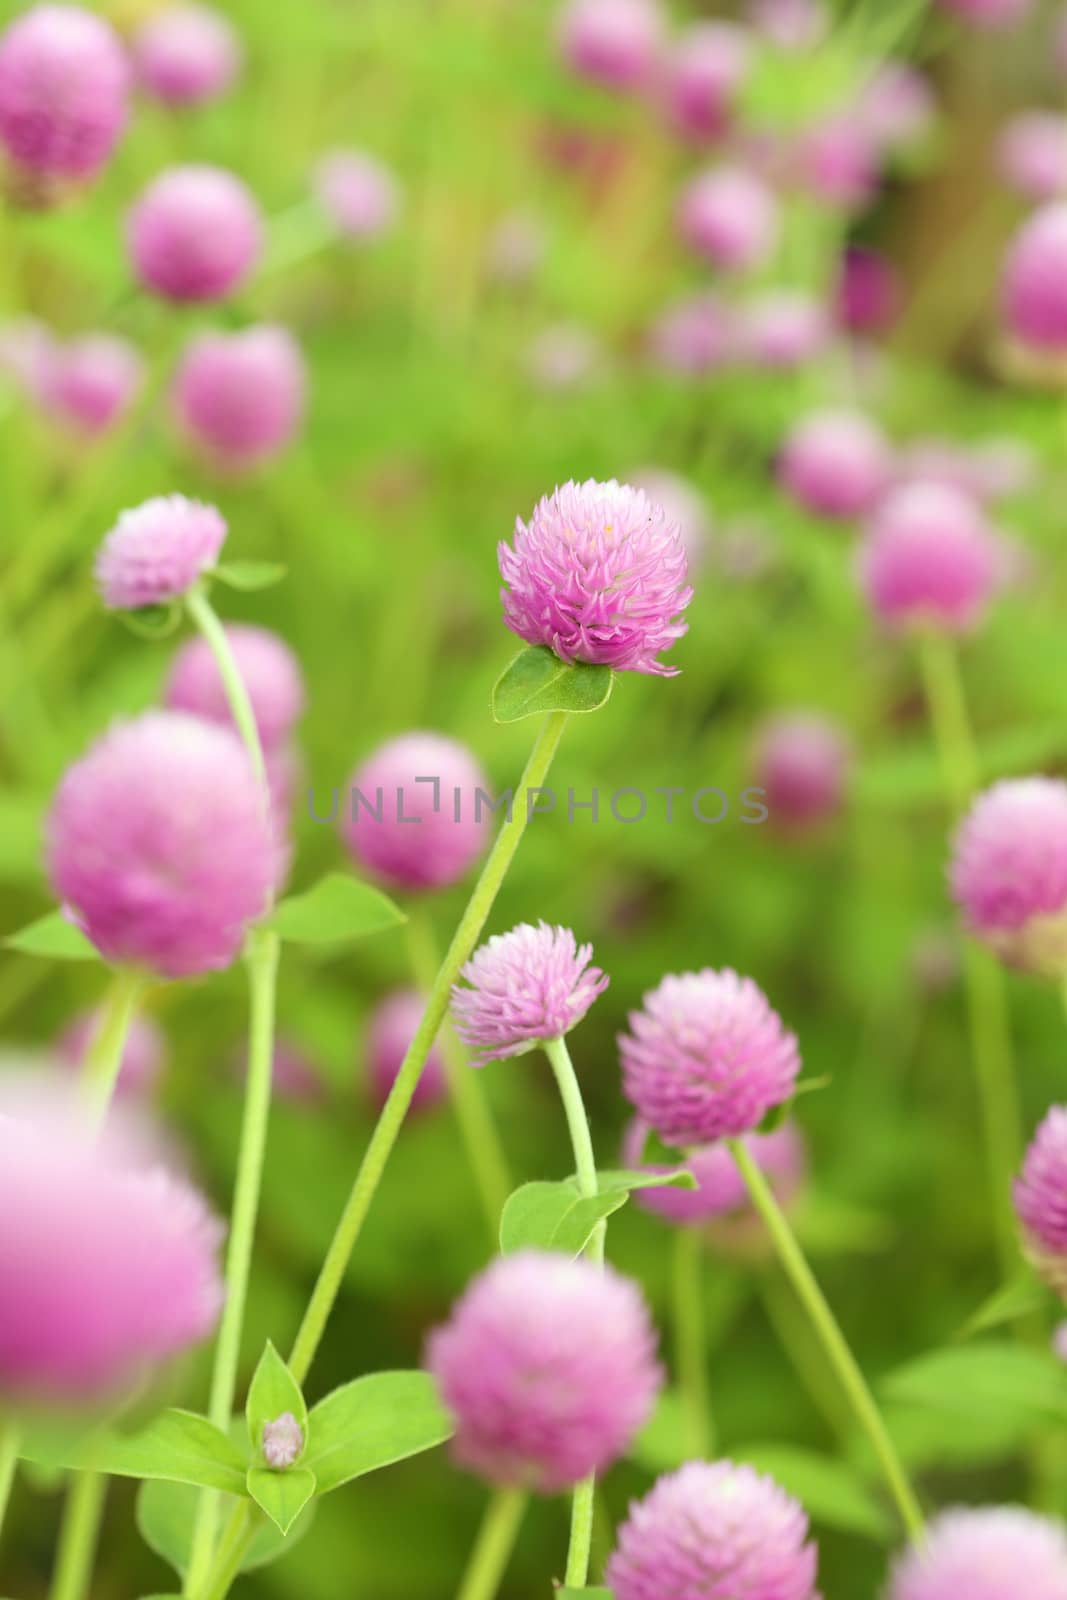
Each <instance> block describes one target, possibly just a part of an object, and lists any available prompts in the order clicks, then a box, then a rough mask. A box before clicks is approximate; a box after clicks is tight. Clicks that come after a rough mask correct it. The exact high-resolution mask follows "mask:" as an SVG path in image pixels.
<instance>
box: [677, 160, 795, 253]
mask: <svg viewBox="0 0 1067 1600" xmlns="http://www.w3.org/2000/svg"><path fill="white" fill-rule="evenodd" d="M678 228H679V231H680V233H681V236H682V238H683V239H684V240H685V242H686V244H688V245H689V246H690V248H691V249H693V250H695V251H696V252H697V254H698V255H701V256H703V257H704V258H705V259H706V260H707V261H709V262H710V263H711V265H712V266H714V267H718V268H720V270H722V271H724V272H749V271H751V270H752V268H754V267H758V266H762V265H763V263H764V262H765V261H767V259H768V258H769V256H770V255H771V252H772V251H773V250H774V247H775V245H776V244H777V242H778V229H779V217H778V202H777V200H776V199H775V197H774V195H773V194H772V193H771V191H770V189H768V188H767V186H766V184H765V183H763V182H762V180H761V179H760V178H757V177H756V176H755V174H754V173H751V172H747V171H746V170H745V168H744V167H716V168H713V169H712V170H711V171H710V172H704V173H701V174H700V175H699V176H698V177H696V178H694V179H693V180H692V181H691V182H690V183H689V184H688V185H687V186H686V188H685V189H684V190H683V192H682V196H681V199H680V201H679V203H678Z"/></svg>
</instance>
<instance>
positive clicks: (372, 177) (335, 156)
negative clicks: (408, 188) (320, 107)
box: [314, 150, 400, 239]
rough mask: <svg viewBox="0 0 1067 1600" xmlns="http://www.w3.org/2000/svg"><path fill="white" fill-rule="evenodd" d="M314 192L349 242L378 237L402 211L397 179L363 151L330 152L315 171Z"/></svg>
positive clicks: (324, 209)
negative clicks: (350, 240)
mask: <svg viewBox="0 0 1067 1600" xmlns="http://www.w3.org/2000/svg"><path fill="white" fill-rule="evenodd" d="M314 189H315V196H316V198H317V200H318V202H319V205H320V206H321V207H322V209H323V211H324V212H325V213H326V215H327V217H328V218H329V219H330V221H331V222H332V223H333V225H334V227H335V228H336V229H337V231H338V233H340V234H343V235H344V237H345V238H346V239H374V238H377V237H378V236H379V235H380V234H383V233H386V232H387V231H388V230H389V229H390V228H391V227H392V226H393V224H394V222H395V221H396V219H397V216H398V215H399V212H400V189H399V186H398V184H397V181H396V178H395V177H394V176H393V174H392V173H391V172H390V171H389V168H388V167H386V166H384V165H383V164H382V162H380V161H377V160H376V159H375V158H374V156H372V155H368V154H367V153H366V152H365V151H363V150H331V151H328V152H327V154H326V155H324V156H323V157H321V159H320V160H319V162H318V164H317V166H316V168H315V173H314Z"/></svg>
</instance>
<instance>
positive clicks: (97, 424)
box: [42, 333, 145, 438]
mask: <svg viewBox="0 0 1067 1600" xmlns="http://www.w3.org/2000/svg"><path fill="white" fill-rule="evenodd" d="M144 376H145V367H144V361H143V360H142V358H141V356H140V354H139V352H138V351H137V350H135V349H134V347H133V346H132V345H131V344H130V343H129V342H128V341H127V340H125V339H120V338H119V337H118V336H117V335H115V334H109V333H90V334H86V335H84V336H83V337H82V338H80V339H73V340H71V341H70V343H68V344H60V345H55V346H53V349H52V356H51V360H50V361H49V363H48V366H47V368H46V375H45V378H44V386H43V396H42V398H43V401H44V404H45V406H46V407H47V409H48V410H49V411H50V412H51V413H52V415H53V416H55V417H56V418H57V419H59V420H60V421H61V422H64V423H66V424H67V425H68V426H69V427H70V428H71V429H73V430H74V431H75V432H77V433H82V434H85V435H87V436H88V437H90V438H95V437H96V436H98V435H100V434H103V433H106V432H107V431H108V429H109V428H111V427H112V426H113V425H114V424H115V423H117V422H118V421H120V420H121V418H122V416H123V414H124V413H125V412H127V411H128V410H129V408H130V407H131V406H132V404H133V402H134V401H135V400H136V398H137V395H138V392H139V391H140V389H141V386H142V384H143V383H144Z"/></svg>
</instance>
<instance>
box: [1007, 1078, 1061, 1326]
mask: <svg viewBox="0 0 1067 1600" xmlns="http://www.w3.org/2000/svg"><path fill="white" fill-rule="evenodd" d="M1013 1195H1014V1199H1015V1210H1016V1213H1017V1215H1018V1218H1019V1222H1020V1225H1021V1227H1022V1231H1023V1241H1024V1244H1025V1246H1026V1253H1027V1255H1028V1256H1029V1258H1030V1260H1031V1261H1032V1262H1033V1265H1034V1267H1035V1268H1036V1270H1037V1271H1038V1272H1039V1273H1040V1275H1041V1277H1042V1278H1044V1279H1045V1281H1046V1282H1047V1283H1050V1284H1051V1285H1052V1287H1053V1288H1054V1289H1057V1290H1058V1291H1059V1293H1060V1294H1062V1295H1067V1106H1053V1107H1052V1110H1051V1111H1050V1112H1049V1113H1048V1115H1047V1116H1046V1118H1045V1120H1044V1122H1043V1123H1042V1124H1041V1126H1040V1127H1039V1128H1038V1130H1037V1132H1036V1133H1035V1134H1034V1137H1033V1140H1032V1142H1031V1144H1030V1147H1029V1149H1028V1150H1027V1152H1026V1158H1025V1160H1024V1161H1023V1170H1022V1173H1021V1175H1020V1177H1019V1178H1018V1179H1017V1180H1016V1183H1015V1187H1014V1190H1013Z"/></svg>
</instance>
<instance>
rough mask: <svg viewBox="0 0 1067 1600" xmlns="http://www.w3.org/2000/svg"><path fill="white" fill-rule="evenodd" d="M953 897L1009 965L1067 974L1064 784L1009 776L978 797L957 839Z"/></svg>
mask: <svg viewBox="0 0 1067 1600" xmlns="http://www.w3.org/2000/svg"><path fill="white" fill-rule="evenodd" d="M950 882H951V886H952V898H953V899H954V900H955V902H956V904H957V905H958V906H959V907H960V909H961V911H962V912H963V914H964V916H965V918H966V921H967V926H968V928H969V929H970V931H971V932H972V933H973V934H974V935H975V936H976V937H977V938H979V939H981V940H982V941H983V942H984V943H985V944H988V945H990V946H992V948H993V949H994V950H995V951H996V952H997V954H998V955H999V956H1000V957H1001V958H1002V959H1003V960H1004V961H1006V962H1008V963H1009V965H1011V966H1017V967H1024V968H1026V969H1027V970H1029V971H1032V972H1040V973H1044V974H1046V975H1047V976H1049V977H1056V978H1058V977H1060V976H1061V975H1062V974H1063V972H1064V970H1065V969H1067V783H1064V782H1063V780H1062V779H1060V778H1044V777H1033V778H1007V779H1004V780H1002V781H1001V782H1000V783H995V784H993V786H992V788H990V789H987V790H986V791H985V792H984V793H983V794H980V795H979V796H978V798H977V800H975V802H974V804H973V805H972V806H971V809H970V811H969V812H968V813H967V815H966V817H964V819H963V821H962V822H961V823H960V826H959V828H958V830H957V832H956V837H955V839H954V841H953V850H952V867H951V873H950Z"/></svg>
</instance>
